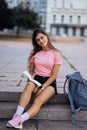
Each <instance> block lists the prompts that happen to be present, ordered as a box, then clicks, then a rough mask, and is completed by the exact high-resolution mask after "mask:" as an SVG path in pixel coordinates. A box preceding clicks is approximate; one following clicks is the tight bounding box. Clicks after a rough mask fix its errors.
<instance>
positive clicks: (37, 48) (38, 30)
mask: <svg viewBox="0 0 87 130" xmlns="http://www.w3.org/2000/svg"><path fill="white" fill-rule="evenodd" d="M39 33H42V34H44V35H46V36H47V38H48V46H49V48H50V49H56V48H55V47H54V46H53V45H52V44H51V42H50V39H49V36H48V34H47V33H46V32H45V31H44V30H43V29H35V30H34V32H33V34H32V45H33V55H35V54H36V53H37V52H39V51H41V50H42V47H41V46H39V45H38V43H37V41H36V36H37V35H38V34H39ZM56 50H57V49H56ZM33 55H32V56H33Z"/></svg>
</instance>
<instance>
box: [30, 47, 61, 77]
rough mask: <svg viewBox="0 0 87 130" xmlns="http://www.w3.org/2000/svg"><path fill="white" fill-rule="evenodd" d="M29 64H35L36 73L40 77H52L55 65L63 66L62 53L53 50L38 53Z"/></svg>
mask: <svg viewBox="0 0 87 130" xmlns="http://www.w3.org/2000/svg"><path fill="white" fill-rule="evenodd" d="M29 62H34V64H35V73H36V74H37V75H40V76H51V74H52V71H53V67H54V64H62V61H61V54H60V52H59V51H58V50H53V49H51V50H49V51H42V50H41V51H39V52H37V53H36V54H35V55H34V56H33V57H31V58H30V60H29Z"/></svg>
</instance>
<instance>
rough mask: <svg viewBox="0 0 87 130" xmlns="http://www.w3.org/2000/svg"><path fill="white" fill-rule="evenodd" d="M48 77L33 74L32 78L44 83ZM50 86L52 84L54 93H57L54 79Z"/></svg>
mask: <svg viewBox="0 0 87 130" xmlns="http://www.w3.org/2000/svg"><path fill="white" fill-rule="evenodd" d="M48 78H49V77H44V76H39V75H35V77H34V79H35V80H37V81H38V82H40V83H41V84H44V83H45V82H46V81H47V79H48ZM50 86H52V87H53V88H54V89H55V94H57V88H56V80H54V81H53V82H52V83H51V84H50Z"/></svg>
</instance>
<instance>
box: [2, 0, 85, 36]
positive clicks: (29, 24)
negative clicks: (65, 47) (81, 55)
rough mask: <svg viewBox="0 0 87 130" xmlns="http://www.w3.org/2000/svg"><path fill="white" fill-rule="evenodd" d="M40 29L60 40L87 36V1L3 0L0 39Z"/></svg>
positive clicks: (23, 34) (24, 34)
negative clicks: (61, 38)
mask: <svg viewBox="0 0 87 130" xmlns="http://www.w3.org/2000/svg"><path fill="white" fill-rule="evenodd" d="M37 27H41V28H43V29H45V30H46V31H47V32H48V33H49V34H51V35H53V36H55V37H56V36H60V37H80V38H81V37H87V0H0V38H2V37H3V36H6V35H8V36H10V37H12V36H16V37H19V36H27V35H28V36H29V35H31V33H32V30H33V29H34V28H37Z"/></svg>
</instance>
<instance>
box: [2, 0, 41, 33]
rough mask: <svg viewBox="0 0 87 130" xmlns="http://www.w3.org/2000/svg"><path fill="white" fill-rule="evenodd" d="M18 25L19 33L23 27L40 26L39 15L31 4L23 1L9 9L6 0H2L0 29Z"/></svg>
mask: <svg viewBox="0 0 87 130" xmlns="http://www.w3.org/2000/svg"><path fill="white" fill-rule="evenodd" d="M15 26H16V27H17V32H18V33H19V31H20V28H22V29H33V28H35V27H39V22H38V15H37V14H36V13H35V12H34V11H33V10H31V9H30V4H29V3H26V4H25V5H23V4H22V3H21V4H20V5H18V6H17V7H15V8H13V9H9V8H8V6H7V3H6V2H5V0H0V29H4V28H13V27H15Z"/></svg>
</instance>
